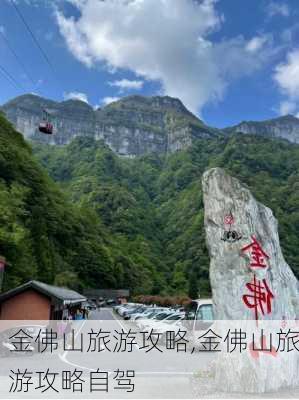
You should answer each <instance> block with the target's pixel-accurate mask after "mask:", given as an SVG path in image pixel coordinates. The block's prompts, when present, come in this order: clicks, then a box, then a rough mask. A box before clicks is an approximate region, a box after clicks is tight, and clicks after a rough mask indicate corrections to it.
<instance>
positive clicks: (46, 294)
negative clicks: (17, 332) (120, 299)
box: [0, 281, 86, 320]
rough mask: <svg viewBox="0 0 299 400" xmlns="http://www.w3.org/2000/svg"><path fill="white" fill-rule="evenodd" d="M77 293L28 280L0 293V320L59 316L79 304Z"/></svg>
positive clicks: (72, 311) (81, 298) (58, 317)
mask: <svg viewBox="0 0 299 400" xmlns="http://www.w3.org/2000/svg"><path fill="white" fill-rule="evenodd" d="M84 301H86V298H85V297H83V296H82V295H80V294H79V293H77V292H75V291H73V290H70V289H66V288H61V287H57V286H52V285H48V284H46V283H43V282H39V281H30V282H27V283H25V284H24V285H21V286H19V287H17V288H15V289H12V290H9V291H8V292H6V293H3V294H1V295H0V319H1V320H54V319H56V320H61V319H63V318H65V317H66V318H67V317H68V316H69V314H70V313H75V312H76V310H77V309H80V308H81V305H82V303H83V302H84Z"/></svg>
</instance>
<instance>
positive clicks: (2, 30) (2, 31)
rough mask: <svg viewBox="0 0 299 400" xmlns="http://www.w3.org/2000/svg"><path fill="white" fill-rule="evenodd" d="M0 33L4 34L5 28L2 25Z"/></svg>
mask: <svg viewBox="0 0 299 400" xmlns="http://www.w3.org/2000/svg"><path fill="white" fill-rule="evenodd" d="M0 32H1V33H3V34H4V33H5V28H4V26H3V25H0Z"/></svg>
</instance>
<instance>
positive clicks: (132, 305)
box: [118, 303, 139, 317]
mask: <svg viewBox="0 0 299 400" xmlns="http://www.w3.org/2000/svg"><path fill="white" fill-rule="evenodd" d="M138 305H139V304H135V303H127V304H124V305H123V307H120V308H119V309H118V314H119V315H120V316H121V317H122V316H123V315H124V313H125V312H126V311H127V310H130V309H131V308H135V307H137V306H138Z"/></svg>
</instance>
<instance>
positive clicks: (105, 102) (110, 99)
mask: <svg viewBox="0 0 299 400" xmlns="http://www.w3.org/2000/svg"><path fill="white" fill-rule="evenodd" d="M119 99H120V97H109V96H108V97H104V98H103V99H102V104H103V105H104V106H107V105H108V104H110V103H113V102H114V101H117V100H119Z"/></svg>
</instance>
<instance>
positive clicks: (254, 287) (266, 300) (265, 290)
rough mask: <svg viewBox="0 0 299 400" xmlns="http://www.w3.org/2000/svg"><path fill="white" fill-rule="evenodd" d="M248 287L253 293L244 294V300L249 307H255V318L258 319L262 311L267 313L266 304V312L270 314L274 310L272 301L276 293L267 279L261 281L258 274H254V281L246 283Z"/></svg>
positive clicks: (263, 313)
mask: <svg viewBox="0 0 299 400" xmlns="http://www.w3.org/2000/svg"><path fill="white" fill-rule="evenodd" d="M246 287H247V289H248V290H249V291H250V292H251V293H252V294H245V295H243V301H244V303H245V304H246V306H247V307H248V308H253V309H254V313H255V319H256V320H258V314H259V312H261V314H262V315H265V310H264V306H266V313H267V314H270V313H271V311H272V304H271V301H272V300H273V299H274V295H273V293H272V292H271V290H270V288H269V286H268V284H267V282H266V279H263V280H262V281H259V280H257V279H256V276H255V275H254V276H253V282H252V283H247V284H246Z"/></svg>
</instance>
